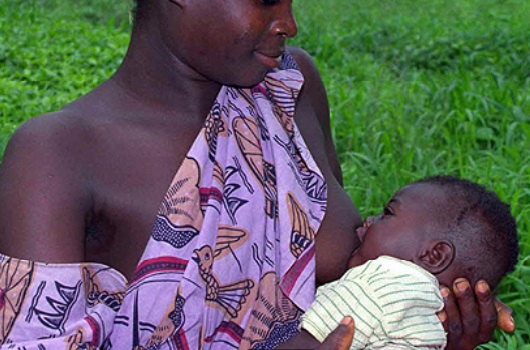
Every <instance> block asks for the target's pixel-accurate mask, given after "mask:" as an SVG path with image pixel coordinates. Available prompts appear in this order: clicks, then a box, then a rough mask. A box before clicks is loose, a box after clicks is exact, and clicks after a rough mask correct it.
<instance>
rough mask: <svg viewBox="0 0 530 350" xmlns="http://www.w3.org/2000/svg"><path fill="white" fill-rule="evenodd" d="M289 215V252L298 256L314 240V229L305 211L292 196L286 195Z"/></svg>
mask: <svg viewBox="0 0 530 350" xmlns="http://www.w3.org/2000/svg"><path fill="white" fill-rule="evenodd" d="M287 203H288V206H289V216H290V217H291V227H292V229H291V253H292V254H293V255H294V256H295V257H296V258H298V257H299V256H300V255H302V253H303V252H304V251H305V250H306V249H307V248H308V247H309V246H310V245H311V243H313V241H314V240H315V230H314V229H313V228H312V227H311V224H310V223H309V217H308V216H307V213H306V212H305V211H304V210H303V209H302V207H301V206H300V204H298V202H297V201H296V199H295V198H294V196H293V195H292V194H291V193H289V194H288V195H287Z"/></svg>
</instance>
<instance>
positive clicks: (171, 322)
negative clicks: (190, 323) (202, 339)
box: [146, 286, 186, 349]
mask: <svg viewBox="0 0 530 350" xmlns="http://www.w3.org/2000/svg"><path fill="white" fill-rule="evenodd" d="M185 303H186V299H185V298H184V297H183V296H182V290H181V286H179V287H178V289H177V294H176V295H175V299H174V302H173V307H172V310H171V311H169V310H168V311H169V312H168V313H167V316H166V317H164V318H163V319H162V321H161V323H160V324H159V325H158V326H157V327H156V328H155V331H154V332H153V334H152V335H151V338H150V339H149V342H148V343H147V348H146V349H158V348H160V346H161V345H162V344H164V343H165V342H168V341H169V342H171V341H173V340H176V339H178V338H179V333H180V332H181V331H182V326H183V325H184V323H185V321H186V315H185V314H184V304H185Z"/></svg>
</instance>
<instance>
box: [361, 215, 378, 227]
mask: <svg viewBox="0 0 530 350" xmlns="http://www.w3.org/2000/svg"><path fill="white" fill-rule="evenodd" d="M375 220H377V217H375V216H369V217H367V218H366V219H364V222H363V227H366V228H368V227H370V226H372V224H373V223H374V222H375Z"/></svg>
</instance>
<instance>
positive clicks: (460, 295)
mask: <svg viewBox="0 0 530 350" xmlns="http://www.w3.org/2000/svg"><path fill="white" fill-rule="evenodd" d="M440 292H441V294H442V297H443V298H444V304H445V306H444V310H443V311H442V312H440V313H439V314H438V317H439V318H440V321H441V322H442V325H443V326H444V329H445V330H446V332H448V335H447V348H448V349H462V350H464V349H474V348H475V347H476V346H477V345H480V344H483V343H486V342H488V341H490V340H491V337H492V335H493V331H494V330H495V327H496V326H497V314H499V324H501V323H502V324H503V325H504V327H505V328H503V329H513V328H514V325H513V319H512V318H511V314H510V309H509V308H508V307H507V306H506V305H504V304H502V303H500V302H499V303H498V304H497V305H498V307H497V308H496V303H495V298H494V297H493V293H492V292H491V290H490V288H489V286H488V284H487V283H486V282H485V281H482V280H481V281H478V282H477V284H476V285H475V287H474V288H473V287H472V286H471V285H470V284H469V281H468V280H466V279H464V278H459V279H457V280H455V282H454V284H453V288H452V291H451V290H449V288H447V287H442V289H441V290H440ZM501 315H502V316H501ZM501 318H502V320H501Z"/></svg>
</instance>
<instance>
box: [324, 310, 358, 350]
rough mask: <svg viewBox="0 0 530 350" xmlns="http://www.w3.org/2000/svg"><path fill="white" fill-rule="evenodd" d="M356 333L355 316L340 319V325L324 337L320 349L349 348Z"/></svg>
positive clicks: (342, 349)
mask: <svg viewBox="0 0 530 350" xmlns="http://www.w3.org/2000/svg"><path fill="white" fill-rule="evenodd" d="M354 333H355V324H354V321H353V318H352V317H351V316H346V317H344V318H343V319H342V321H340V324H339V326H338V327H337V328H335V330H334V331H333V332H331V333H330V334H329V335H328V336H327V337H326V339H324V342H323V343H322V344H321V345H320V346H319V347H318V350H349V349H350V346H351V344H352V342H353V334H354Z"/></svg>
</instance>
